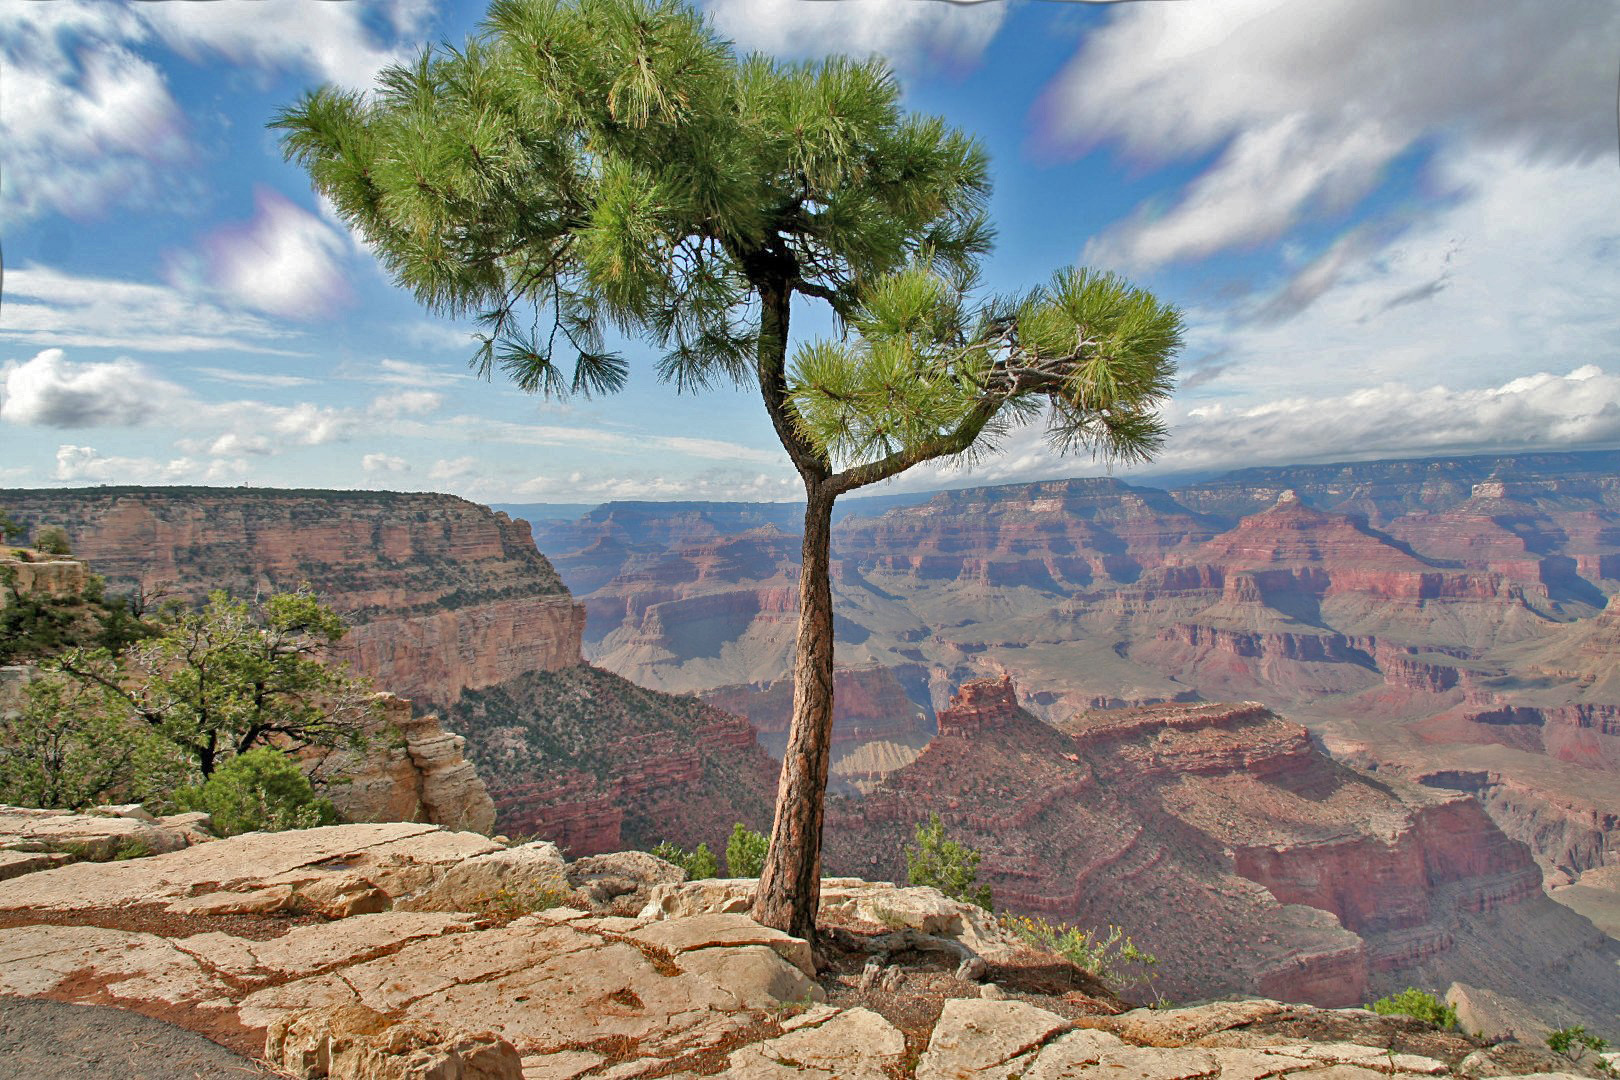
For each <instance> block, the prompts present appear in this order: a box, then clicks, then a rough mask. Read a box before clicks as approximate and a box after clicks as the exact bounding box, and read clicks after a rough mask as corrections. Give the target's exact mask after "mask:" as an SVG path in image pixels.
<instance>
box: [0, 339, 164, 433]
mask: <svg viewBox="0 0 1620 1080" xmlns="http://www.w3.org/2000/svg"><path fill="white" fill-rule="evenodd" d="M184 396H185V391H183V390H182V389H181V388H180V387H178V386H176V385H175V384H174V383H171V382H169V381H167V380H166V379H161V378H158V377H157V376H155V375H153V374H152V373H151V372H149V371H147V370H146V369H145V368H144V367H142V366H141V365H140V364H137V363H136V362H135V361H133V360H129V359H118V360H114V361H111V362H110V363H101V364H75V363H72V362H70V361H68V360H67V359H66V358H65V357H64V355H63V353H62V350H61V349H46V350H45V351H43V352H41V353H39V354H37V355H36V356H34V357H33V358H32V359H30V360H25V361H23V362H22V363H20V364H8V365H6V366H5V367H3V368H0V420H3V421H5V422H6V423H9V424H25V425H31V426H36V427H54V428H91V427H132V426H135V425H137V424H143V423H145V422H146V421H147V420H149V419H151V418H152V417H153V416H154V415H156V414H159V413H161V412H164V411H165V410H166V409H167V406H168V403H169V402H170V401H173V400H175V399H177V398H181V397H184Z"/></svg>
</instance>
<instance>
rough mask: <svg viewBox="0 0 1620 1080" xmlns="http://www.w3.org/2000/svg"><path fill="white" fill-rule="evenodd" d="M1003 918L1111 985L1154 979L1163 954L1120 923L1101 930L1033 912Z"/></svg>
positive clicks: (1016, 931)
mask: <svg viewBox="0 0 1620 1080" xmlns="http://www.w3.org/2000/svg"><path fill="white" fill-rule="evenodd" d="M999 921H1000V923H1001V925H1002V927H1003V929H1006V930H1009V931H1011V932H1012V933H1013V934H1014V935H1016V936H1018V937H1020V938H1022V939H1023V940H1025V941H1027V942H1029V943H1030V944H1031V945H1034V946H1036V947H1037V948H1040V949H1045V950H1046V951H1047V952H1052V953H1056V954H1058V955H1059V956H1061V957H1063V958H1064V959H1065V960H1067V961H1069V963H1071V964H1073V965H1074V966H1075V967H1078V968H1080V969H1081V970H1082V971H1086V972H1089V973H1090V974H1092V975H1095V976H1097V978H1099V979H1101V980H1103V981H1104V982H1106V983H1108V984H1109V985H1111V986H1114V987H1117V988H1121V989H1124V988H1130V987H1135V986H1145V985H1147V984H1148V983H1150V982H1152V981H1153V973H1152V972H1151V971H1150V970H1149V969H1150V968H1152V967H1154V966H1155V965H1157V964H1158V962H1159V958H1158V957H1156V956H1154V955H1153V954H1152V953H1146V952H1143V951H1142V950H1141V949H1139V948H1137V947H1136V942H1134V941H1132V940H1131V938H1130V935H1129V934H1127V933H1125V931H1124V930H1123V929H1121V928H1120V927H1118V926H1110V927H1109V928H1108V932H1107V933H1098V932H1095V931H1091V930H1082V929H1080V928H1079V927H1077V926H1070V925H1068V924H1067V923H1052V922H1047V921H1046V920H1045V919H1043V918H1040V917H1039V916H1032V915H1006V914H1003V915H1002V916H1001V917H1000V920H999Z"/></svg>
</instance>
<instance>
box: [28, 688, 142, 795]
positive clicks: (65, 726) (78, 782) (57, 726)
mask: <svg viewBox="0 0 1620 1080" xmlns="http://www.w3.org/2000/svg"><path fill="white" fill-rule="evenodd" d="M24 693H25V699H24V703H23V707H22V708H21V709H19V710H18V711H17V712H16V713H15V714H4V715H0V803H7V804H10V805H12V806H33V807H41V808H52V807H65V808H68V809H75V810H76V809H79V808H80V807H84V806H92V805H95V804H96V803H101V802H105V801H106V800H107V799H108V798H110V797H111V796H113V795H114V794H116V793H118V792H120V791H125V790H128V789H129V787H130V784H131V781H132V779H133V776H134V763H135V760H136V756H137V753H138V752H139V751H140V750H141V749H142V740H143V739H147V738H150V735H149V734H148V733H147V732H146V730H145V729H144V727H143V726H139V725H134V724H132V723H131V722H130V717H129V712H128V710H127V709H126V708H125V706H124V702H123V700H122V698H121V697H120V696H119V695H118V694H116V693H115V692H113V691H111V690H109V689H107V688H106V687H103V686H99V685H97V684H95V683H88V682H80V681H77V680H74V679H70V678H68V677H66V676H64V675H61V674H59V673H46V674H42V675H40V676H39V677H37V678H35V679H33V680H32V681H30V682H29V684H28V687H27V689H26V690H25V691H24Z"/></svg>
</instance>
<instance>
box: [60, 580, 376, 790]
mask: <svg viewBox="0 0 1620 1080" xmlns="http://www.w3.org/2000/svg"><path fill="white" fill-rule="evenodd" d="M161 625H162V628H163V629H162V633H161V634H160V635H159V636H157V637H154V638H151V639H150V640H147V641H144V642H142V643H140V644H138V645H135V646H133V647H132V648H130V649H129V650H128V652H127V654H126V656H125V659H124V663H123V664H122V665H121V666H117V665H115V664H114V662H113V659H112V657H111V656H109V655H108V654H107V653H106V652H104V651H103V652H101V653H99V654H90V655H85V654H75V655H72V656H70V657H68V658H65V659H64V660H63V661H61V666H62V667H63V668H64V670H68V671H70V672H71V673H72V674H74V675H76V676H78V677H79V678H81V679H84V680H87V681H89V682H92V683H95V684H97V685H99V686H102V687H105V688H108V689H110V690H112V691H113V692H115V693H116V694H118V695H119V696H120V697H121V698H122V699H123V701H124V703H125V705H126V707H127V708H128V709H129V710H130V712H131V714H132V715H133V716H135V717H136V718H138V719H140V720H143V721H145V722H146V724H148V725H149V726H150V727H151V729H152V730H153V731H155V732H156V733H157V734H159V735H161V736H163V738H165V739H167V740H168V741H169V742H171V743H173V744H174V745H175V746H177V747H179V748H180V749H181V750H183V751H184V752H185V754H186V755H187V756H188V757H189V758H190V759H191V760H192V762H193V763H194V764H195V767H196V770H197V772H198V773H199V774H200V775H201V776H202V778H203V779H204V780H206V779H207V778H208V777H210V776H211V775H213V773H214V770H215V769H216V768H217V767H219V766H220V765H222V764H223V763H224V762H225V761H226V760H227V759H229V758H231V757H233V756H235V755H239V754H245V753H247V752H248V751H249V750H252V749H253V748H255V747H257V746H265V745H270V744H271V743H272V741H274V743H275V744H276V745H278V746H282V747H284V748H286V749H289V750H297V749H300V748H302V747H305V746H339V745H350V746H360V745H363V744H364V741H365V738H364V730H365V727H366V724H367V722H368V721H369V720H370V719H371V717H372V715H373V710H374V708H375V706H374V704H373V701H372V698H371V695H370V692H369V690H368V688H367V686H366V684H365V683H364V682H363V681H361V680H358V679H355V678H353V677H352V676H350V675H349V674H348V673H347V672H346V671H345V670H344V669H342V668H340V667H338V666H334V665H331V664H328V663H326V662H325V659H326V653H327V651H328V649H329V648H330V646H331V645H333V644H335V643H336V642H337V641H338V640H340V639H341V638H342V636H343V633H344V630H345V627H344V625H343V620H342V619H340V618H339V617H338V616H337V614H336V613H334V612H333V611H331V610H330V609H329V608H326V607H323V606H322V605H321V603H320V602H319V600H318V599H317V598H316V597H315V595H314V594H313V593H311V592H307V591H299V592H290V593H277V594H275V595H273V596H271V597H269V598H268V599H267V600H265V601H264V602H263V603H262V604H259V605H250V604H248V603H247V602H246V601H242V600H233V599H231V598H230V597H229V596H227V595H226V594H225V593H223V592H216V593H214V594H212V595H211V596H210V597H209V601H208V605H207V607H205V608H204V609H203V610H201V611H196V612H190V611H183V610H175V609H171V610H170V611H169V612H168V614H167V615H166V617H165V619H164V621H163V622H162V624H161Z"/></svg>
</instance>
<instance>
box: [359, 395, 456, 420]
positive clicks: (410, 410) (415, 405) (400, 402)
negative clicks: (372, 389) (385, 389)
mask: <svg viewBox="0 0 1620 1080" xmlns="http://www.w3.org/2000/svg"><path fill="white" fill-rule="evenodd" d="M443 404H444V395H443V394H436V393H434V392H433V391H431V390H402V391H400V392H399V393H396V394H381V395H379V396H377V397H375V398H373V399H372V401H371V405H370V406H369V407H368V409H367V411H368V412H370V413H372V414H374V415H376V416H386V417H395V416H422V415H425V414H427V413H431V412H437V411H438V409H439V406H441V405H443Z"/></svg>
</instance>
